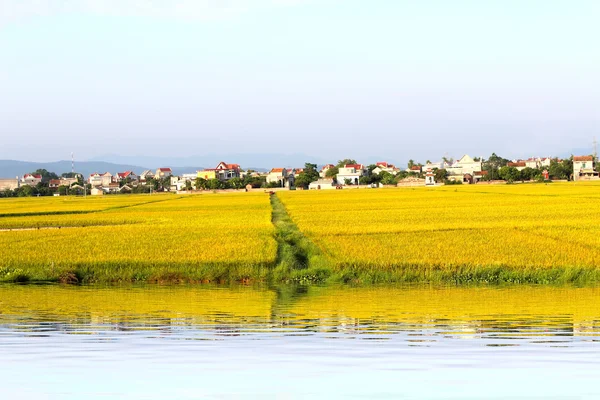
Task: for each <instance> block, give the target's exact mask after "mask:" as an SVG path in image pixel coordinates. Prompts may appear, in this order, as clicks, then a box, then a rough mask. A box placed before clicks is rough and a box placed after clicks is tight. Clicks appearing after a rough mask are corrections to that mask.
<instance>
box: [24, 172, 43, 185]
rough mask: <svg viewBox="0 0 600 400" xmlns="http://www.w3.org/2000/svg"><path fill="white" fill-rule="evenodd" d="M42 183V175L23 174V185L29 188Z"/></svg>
mask: <svg viewBox="0 0 600 400" xmlns="http://www.w3.org/2000/svg"><path fill="white" fill-rule="evenodd" d="M41 182H42V175H40V174H25V175H23V183H24V184H25V185H29V186H36V185H37V184H38V183H41Z"/></svg>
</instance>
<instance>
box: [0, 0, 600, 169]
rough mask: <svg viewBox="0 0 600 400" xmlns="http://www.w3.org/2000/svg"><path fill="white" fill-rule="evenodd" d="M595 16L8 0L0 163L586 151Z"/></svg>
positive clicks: (591, 11) (596, 108) (593, 101)
mask: <svg viewBox="0 0 600 400" xmlns="http://www.w3.org/2000/svg"><path fill="white" fill-rule="evenodd" d="M598 20H600V2H597V1H592V0H575V1H560V0H557V1H541V0H539V1H538V0H531V1H528V2H526V3H525V2H521V1H516V0H505V1H489V2H477V1H470V0H456V1H452V2H448V1H442V0H423V1H419V2H414V1H381V2H377V3H373V2H364V1H359V0H344V1H342V0H319V1H318V0H254V1H252V0H246V1H243V0H230V1H227V2H223V1H211V0H197V1H173V2H163V1H158V0H155V1H145V2H140V1H134V0H120V1H117V0H107V1H101V0H81V1H76V0H48V1H46V2H39V1H34V0H22V1H16V0H14V1H13V0H3V1H0V61H1V62H0V65H1V66H0V87H1V88H2V91H1V93H0V130H1V132H2V139H3V144H2V146H1V147H0V159H15V160H28V161H56V160H62V159H69V157H70V154H71V152H75V153H76V158H77V159H79V160H89V159H97V158H98V157H102V156H105V155H110V154H119V155H122V156H126V155H128V154H132V155H137V156H148V157H171V158H172V157H182V158H185V157H192V156H196V155H205V154H277V153H280V154H307V155H311V156H313V157H315V158H317V159H323V160H329V161H336V160H337V159H341V158H345V157H353V158H358V159H360V158H361V157H362V158H372V157H379V158H382V159H387V160H390V161H396V162H404V161H406V160H408V159H409V158H412V159H415V160H419V161H421V162H424V161H425V160H426V159H431V160H436V159H440V158H441V157H442V156H444V155H448V156H452V157H454V158H458V157H460V156H462V155H463V154H470V155H471V156H482V155H483V156H488V155H489V154H491V153H492V152H496V153H497V154H500V155H502V156H504V157H508V158H518V157H531V156H553V155H563V154H565V153H569V152H570V151H572V149H582V148H590V149H591V143H592V140H593V138H594V136H596V137H599V138H600V135H599V133H600V75H599V74H598V71H599V70H600V52H598V51H596V47H597V46H596V41H597V40H596V39H597V38H598V37H600V26H599V25H598V24H597V21H598ZM232 162H234V160H232Z"/></svg>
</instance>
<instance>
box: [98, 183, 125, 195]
mask: <svg viewBox="0 0 600 400" xmlns="http://www.w3.org/2000/svg"><path fill="white" fill-rule="evenodd" d="M101 189H102V190H104V192H105V193H117V192H120V191H121V186H119V184H118V183H116V182H111V183H109V184H108V185H102V187H101Z"/></svg>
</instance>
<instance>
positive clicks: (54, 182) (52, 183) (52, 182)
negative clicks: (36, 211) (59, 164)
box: [48, 179, 60, 189]
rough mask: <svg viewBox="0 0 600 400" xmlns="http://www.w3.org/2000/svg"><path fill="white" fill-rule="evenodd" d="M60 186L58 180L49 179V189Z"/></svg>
mask: <svg viewBox="0 0 600 400" xmlns="http://www.w3.org/2000/svg"><path fill="white" fill-rule="evenodd" d="M59 186H60V179H50V181H49V182H48V187H49V188H50V189H57V188H58V187H59Z"/></svg>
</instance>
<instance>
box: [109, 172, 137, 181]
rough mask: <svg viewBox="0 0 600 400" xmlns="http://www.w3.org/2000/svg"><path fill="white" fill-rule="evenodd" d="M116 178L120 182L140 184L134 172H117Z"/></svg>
mask: <svg viewBox="0 0 600 400" xmlns="http://www.w3.org/2000/svg"><path fill="white" fill-rule="evenodd" d="M115 178H116V180H117V181H119V182H120V181H126V180H128V181H129V182H132V183H133V182H138V180H139V178H138V176H137V175H136V174H135V172H133V171H125V172H117V174H116V175H115Z"/></svg>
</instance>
